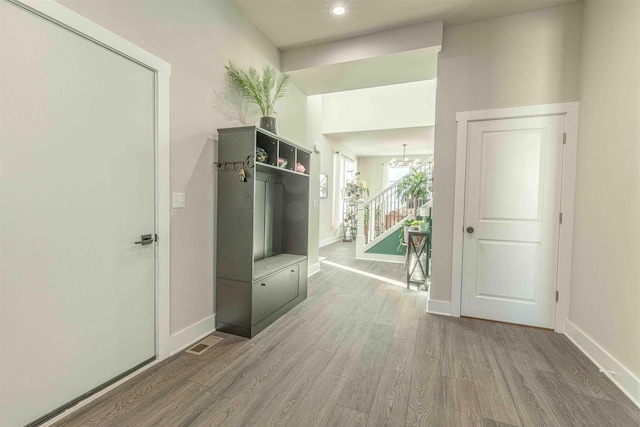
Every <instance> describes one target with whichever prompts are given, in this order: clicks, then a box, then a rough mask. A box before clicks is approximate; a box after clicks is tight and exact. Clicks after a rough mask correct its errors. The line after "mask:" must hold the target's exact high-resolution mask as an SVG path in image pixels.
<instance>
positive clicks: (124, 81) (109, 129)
mask: <svg viewBox="0 0 640 427" xmlns="http://www.w3.org/2000/svg"><path fill="white" fill-rule="evenodd" d="M0 27H1V29H0V40H1V42H0V43H1V44H0V64H1V65H0V84H1V90H2V94H1V97H0V102H1V106H0V119H1V126H2V128H1V132H2V140H1V146H0V156H1V157H0V161H1V163H0V167H1V187H0V188H1V189H0V191H1V193H0V197H1V213H0V215H1V246H0V247H1V269H2V270H1V284H0V286H1V288H0V292H1V294H0V299H1V303H0V304H1V306H0V308H1V310H0V315H1V324H0V327H1V330H0V332H1V339H2V342H1V350H0V355H1V358H0V368H1V369H2V372H1V375H2V389H1V391H0V393H1V395H0V412H1V416H0V425H2V426H17V425H23V424H25V423H28V422H31V421H33V420H34V419H37V418H38V417H40V416H42V415H44V414H46V413H48V412H50V411H52V410H54V409H56V408H58V407H59V406H60V405H63V404H65V403H67V402H69V401H71V400H73V399H75V398H77V397H79V396H80V395H82V394H84V393H86V392H88V391H90V390H91V389H93V388H94V387H97V386H99V385H101V384H103V383H104V382H106V381H108V380H110V379H112V378H114V377H116V376H118V375H120V374H122V373H123V372H125V371H127V370H129V369H131V368H133V367H135V366H137V365H139V364H140V363H142V362H144V361H147V360H149V359H150V358H153V357H154V355H155V303H154V298H155V285H154V283H155V279H154V271H155V268H154V263H155V254H154V252H155V244H150V245H145V246H142V245H139V244H134V242H135V241H139V240H140V236H141V235H142V234H154V227H155V225H154V209H155V200H154V164H155V162H154V129H155V125H154V120H155V112H154V105H155V101H154V93H155V81H154V80H155V76H154V73H153V72H152V71H151V70H149V69H147V68H145V67H143V66H141V65H139V64H137V63H135V62H133V61H131V60H129V59H127V58H125V57H122V56H120V55H118V54H116V53H114V52H113V51H111V50H109V49H107V48H105V47H103V46H100V45H98V44H96V43H94V42H92V41H90V40H87V39H85V38H83V37H81V36H79V35H78V34H76V33H74V32H72V31H70V30H68V29H66V28H63V27H61V26H59V25H57V24H54V23H52V22H50V21H48V20H45V19H44V18H42V17H39V16H37V15H35V14H33V13H31V12H27V11H25V10H23V9H21V8H19V7H17V6H15V5H13V4H10V3H7V2H4V1H0Z"/></svg>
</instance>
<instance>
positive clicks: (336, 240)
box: [320, 236, 342, 248]
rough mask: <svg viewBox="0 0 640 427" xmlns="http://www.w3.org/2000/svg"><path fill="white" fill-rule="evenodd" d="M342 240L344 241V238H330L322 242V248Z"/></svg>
mask: <svg viewBox="0 0 640 427" xmlns="http://www.w3.org/2000/svg"><path fill="white" fill-rule="evenodd" d="M340 240H342V236H334V237H329V238H328V239H324V240H320V247H321V248H322V247H324V246H327V245H330V244H332V243H335V242H339V241H340Z"/></svg>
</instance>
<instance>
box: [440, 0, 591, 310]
mask: <svg viewBox="0 0 640 427" xmlns="http://www.w3.org/2000/svg"><path fill="white" fill-rule="evenodd" d="M581 21H582V4H581V3H572V4H568V5H565V6H559V7H555V8H549V9H543V10H539V11H535V12H529V13H523V14H518V15H512V16H507V17H503V18H497V19H491V20H486V21H481V22H475V23H470V24H464V25H458V26H453V27H448V28H445V31H444V37H443V48H442V52H441V53H440V56H439V58H438V94H437V104H436V133H435V147H434V158H435V168H434V200H433V202H434V205H433V207H434V212H433V258H432V266H433V269H432V281H431V291H430V298H431V299H435V300H442V301H450V299H451V256H452V235H453V197H454V177H455V156H456V117H455V115H456V113H457V112H459V111H472V110H482V109H491V108H503V107H516V106H524V105H537V104H548V103H555V102H568V101H577V100H578V86H579V85H578V81H579V75H580V72H579V71H580V35H581Z"/></svg>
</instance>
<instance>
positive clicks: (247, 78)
mask: <svg viewBox="0 0 640 427" xmlns="http://www.w3.org/2000/svg"><path fill="white" fill-rule="evenodd" d="M225 70H226V72H227V78H228V79H229V81H230V82H231V84H232V85H233V87H234V88H235V90H236V91H237V92H238V94H239V95H240V96H241V97H243V98H245V99H247V100H248V101H249V102H251V103H253V104H256V105H257V106H258V108H260V111H261V112H262V118H261V119H260V127H261V128H263V129H266V130H268V131H270V132H273V133H278V123H277V121H276V118H275V117H274V116H275V114H276V112H275V104H276V101H278V100H279V99H281V98H282V97H284V96H285V95H286V93H287V86H288V84H289V80H290V76H289V74H287V73H282V74H280V73H278V71H277V70H276V69H275V68H274V67H272V66H271V65H266V66H265V67H264V68H263V69H262V74H260V73H259V72H258V71H257V70H256V69H255V68H253V67H250V68H249V69H248V70H247V71H245V70H241V69H239V68H238V67H236V66H235V65H234V64H233V63H231V62H229V65H226V66H225Z"/></svg>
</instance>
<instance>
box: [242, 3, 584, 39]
mask: <svg viewBox="0 0 640 427" xmlns="http://www.w3.org/2000/svg"><path fill="white" fill-rule="evenodd" d="M575 1H576V0H386V1H380V0H233V2H234V3H235V4H236V5H237V6H238V7H239V8H240V9H241V10H242V12H243V13H244V14H245V15H246V16H247V18H248V19H249V20H250V21H251V23H253V25H255V26H256V27H257V28H258V29H259V30H260V31H261V32H262V33H263V34H264V35H265V36H266V37H267V38H268V39H269V40H271V42H272V43H273V44H275V45H276V46H277V47H278V48H279V49H281V50H287V49H292V48H294V47H300V46H307V45H313V44H318V43H323V42H327V41H334V40H340V39H345V38H349V37H354V36H359V35H363V34H369V33H375V32H378V31H383V30H389V29H392V28H398V27H403V26H406V25H411V24H418V23H422V22H430V21H438V20H444V23H445V26H448V25H457V24H463V23H467V22H474V21H480V20H484V19H490V18H495V17H499V16H507V15H513V14H516V13H521V12H528V11H531V10H536V9H543V8H545V7H552V6H557V5H560V4H565V3H573V2H575ZM335 3H342V4H344V5H346V6H347V8H348V13H347V14H346V15H345V16H342V17H334V16H332V15H331V14H330V13H329V8H330V6H331V5H333V4H335Z"/></svg>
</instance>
